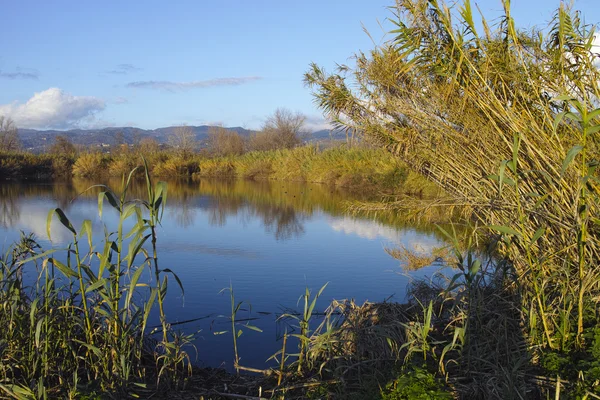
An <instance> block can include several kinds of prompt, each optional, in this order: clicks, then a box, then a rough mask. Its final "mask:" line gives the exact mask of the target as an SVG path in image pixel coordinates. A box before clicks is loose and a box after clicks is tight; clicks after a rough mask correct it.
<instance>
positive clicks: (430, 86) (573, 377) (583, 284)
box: [305, 0, 600, 398]
mask: <svg viewBox="0 0 600 400" xmlns="http://www.w3.org/2000/svg"><path fill="white" fill-rule="evenodd" d="M501 4H502V6H503V10H504V12H503V14H502V15H501V17H500V18H498V19H496V20H495V22H494V23H489V22H488V21H486V19H485V18H484V17H482V22H481V23H475V22H474V21H475V19H479V16H478V15H476V14H477V11H476V10H474V9H473V7H472V6H471V3H470V2H469V1H468V0H465V1H463V2H461V3H458V4H455V5H449V4H446V3H445V2H442V1H440V2H437V1H436V2H430V1H425V0H399V1H397V3H396V6H394V7H393V8H392V9H393V13H394V15H393V17H391V20H392V21H393V22H394V23H395V24H396V29H395V30H394V31H393V32H391V35H392V36H393V38H392V39H391V40H390V41H388V42H386V43H385V44H383V45H381V46H379V47H377V48H376V49H374V50H372V51H370V52H368V53H359V54H357V55H356V66H355V67H349V66H345V65H344V66H341V67H340V68H339V70H338V71H336V72H334V73H327V72H325V71H324V70H322V69H321V68H319V67H318V66H317V65H313V66H312V67H311V70H310V71H309V72H308V73H307V74H306V77H305V82H306V83H307V85H309V86H310V87H312V88H313V91H314V96H315V101H316V103H317V105H318V106H319V107H320V108H321V109H322V110H323V111H324V112H325V113H326V114H327V115H328V116H329V117H330V118H331V119H332V120H334V121H336V122H337V124H338V125H339V126H340V127H343V128H346V129H351V130H353V131H355V132H360V133H361V134H362V135H363V137H364V138H367V139H368V140H369V141H371V142H374V143H377V144H379V145H381V146H382V147H384V148H386V149H387V150H388V151H389V152H390V153H391V154H392V155H394V156H395V157H396V158H398V159H400V160H402V161H403V162H405V163H406V164H407V165H408V166H409V168H410V169H411V170H412V171H413V172H416V173H419V174H420V175H421V176H422V177H424V178H426V179H428V180H430V181H431V182H434V183H436V184H437V185H439V186H440V187H441V188H442V189H443V190H444V192H446V193H447V194H449V195H450V196H451V197H452V201H453V202H455V203H456V204H465V205H467V206H468V207H469V208H470V209H471V210H472V213H471V220H472V221H474V224H475V227H474V235H475V236H474V238H472V239H470V240H471V241H472V242H479V243H492V244H494V245H495V246H494V247H493V252H494V254H496V256H497V258H498V259H500V260H503V262H502V263H499V264H498V266H497V272H499V273H500V272H501V277H498V278H497V279H493V280H489V279H484V276H485V275H484V273H483V272H481V271H482V268H481V267H482V265H481V262H476V261H474V260H473V259H472V258H471V259H467V258H465V256H460V254H457V260H459V261H460V262H457V263H456V265H457V267H458V266H462V265H463V264H464V263H466V264H468V265H469V268H471V269H468V270H465V272H464V274H463V278H462V279H463V281H462V282H463V284H464V286H463V288H462V289H461V291H460V293H458V292H457V293H456V296H459V295H460V296H463V295H466V296H467V297H468V300H466V303H464V304H463V306H461V307H459V308H458V309H456V310H455V311H454V312H456V313H457V314H456V315H457V316H456V318H458V320H461V321H462V322H463V324H462V325H455V324H454V323H452V324H450V325H449V326H448V329H449V330H450V331H453V332H455V334H456V335H457V338H461V337H462V338H463V339H461V340H458V339H457V340H458V342H460V343H459V344H460V345H461V346H463V347H464V346H466V343H467V342H469V343H470V344H469V346H467V347H466V349H469V351H473V352H477V355H476V356H471V355H468V354H465V351H466V350H463V351H461V352H459V353H460V356H459V357H458V358H457V359H455V361H454V362H455V363H458V364H460V365H461V366H462V367H465V366H466V367H467V368H466V369H465V368H460V371H461V373H462V374H464V375H465V376H455V378H456V379H461V380H463V382H464V380H467V378H466V376H469V379H471V385H472V386H471V387H472V388H479V389H481V390H479V389H477V390H475V389H474V390H473V393H474V394H472V396H471V397H477V396H478V395H479V396H483V397H485V398H509V397H512V398H531V397H532V396H534V394H533V393H532V392H531V391H530V389H531V388H530V386H529V384H526V383H524V382H525V381H524V380H523V379H524V378H523V375H522V374H520V373H517V374H516V375H515V371H523V370H524V367H523V365H527V366H528V367H529V368H530V370H529V372H530V373H531V374H534V375H535V372H532V371H536V368H539V369H538V370H537V372H538V373H539V374H540V375H544V374H545V376H546V377H550V378H551V379H555V381H556V382H558V383H556V384H555V388H554V389H555V392H556V393H558V394H557V396H559V395H560V393H561V388H562V394H565V393H566V392H568V393H569V396H588V397H590V396H597V395H598V394H600V387H599V384H598V382H600V381H599V380H598V378H600V377H599V376H598V374H597V371H598V370H597V361H595V360H596V358H595V357H596V356H595V354H596V353H595V350H594V349H595V348H596V346H597V345H598V343H599V342H598V339H597V335H596V333H597V332H598V329H599V327H600V320H599V318H598V306H599V301H600V269H599V267H598V266H599V254H600V253H599V251H600V242H599V240H598V233H599V232H598V219H597V217H596V216H597V213H598V204H599V203H598V200H599V197H598V196H599V194H600V193H599V191H598V172H597V170H596V168H597V165H598V162H599V157H598V156H599V154H598V132H599V131H600V118H599V117H600V109H598V108H597V107H598V104H599V98H600V97H599V94H600V87H599V84H600V70H599V68H598V61H599V59H598V55H597V50H594V48H593V42H594V37H595V35H596V33H595V31H594V27H592V26H588V25H585V23H584V18H583V17H582V16H581V15H580V14H579V13H577V12H575V11H573V10H571V9H570V8H569V7H567V6H565V5H564V4H561V5H560V7H559V8H558V9H557V10H556V11H555V13H554V15H553V17H552V21H551V23H550V24H549V26H548V27H547V28H542V29H533V30H523V29H519V28H518V27H517V25H516V23H515V20H514V19H513V17H512V15H511V9H510V2H509V1H507V0H504V1H502V2H501ZM390 208H391V207H390ZM450 233H451V232H450ZM448 236H449V240H452V241H456V236H455V235H452V234H450V235H448ZM463 245H464V243H463ZM456 247H458V245H457V246H456ZM459 256H460V257H459ZM461 269H462V268H461ZM484 283H485V285H487V286H488V289H489V291H490V292H491V294H489V295H487V294H485V295H484V294H482V293H480V291H479V289H480V288H479V287H478V285H482V284H484ZM454 284H455V282H452V284H451V285H450V287H452V285H454ZM473 285H475V286H476V287H477V290H475V288H474V287H473ZM490 285H491V286H490ZM453 289H456V288H453ZM449 290H450V289H446V290H445V291H444V292H448V291H449ZM450 291H452V290H450ZM444 292H443V293H444ZM500 296H502V297H503V298H504V299H509V301H508V303H506V302H503V303H502V305H499V303H497V301H498V299H499V297H500ZM504 301H507V300H504ZM496 306H498V307H500V308H501V309H507V310H510V311H511V312H510V313H508V314H503V315H504V316H503V318H504V319H503V321H504V322H505V328H504V329H490V330H487V329H486V327H487V325H482V324H481V323H479V324H477V325H476V326H477V327H480V328H481V329H483V330H484V332H489V335H491V337H492V338H493V340H494V342H495V343H507V344H509V343H510V342H511V341H513V340H512V339H514V337H513V335H514V332H519V334H520V335H521V336H522V337H523V340H516V341H514V342H517V343H519V348H518V349H515V350H514V352H515V353H516V354H520V355H523V354H525V353H523V350H526V356H518V357H516V358H512V357H508V356H506V357H504V358H503V357H502V356H501V355H502V354H507V353H506V352H505V351H502V350H501V349H499V348H496V349H494V348H493V346H492V347H490V346H491V345H492V343H490V342H489V341H488V339H487V338H486V336H485V335H480V334H479V333H478V332H474V331H471V330H470V329H471V328H473V326H472V325H473V322H472V321H474V320H473V318H474V316H477V318H478V319H475V321H479V322H481V318H483V317H485V318H492V319H491V320H490V322H489V326H495V325H494V324H496V323H500V322H501V321H500V320H499V319H494V318H493V317H492V316H494V315H498V311H496V309H495V307H496ZM458 316H462V317H460V318H459V317H458ZM498 318H499V317H498ZM464 332H469V334H468V335H467V336H469V337H468V338H465V336H461V335H462V334H463V333H464ZM473 341H475V342H477V343H478V345H480V346H479V347H478V345H476V344H475V343H472V342H473ZM458 342H456V340H454V341H452V342H450V343H454V345H456V344H457V343H458ZM508 348H511V349H512V348H513V347H511V346H508ZM510 352H511V354H512V353H513V351H512V350H511V351H510ZM489 354H493V355H496V356H497V357H496V358H494V357H491V358H490V357H488V355H489ZM472 357H480V358H481V359H485V360H488V361H489V362H490V365H493V366H494V367H493V368H491V369H487V370H486V369H479V370H478V369H477V368H481V367H482V365H481V364H480V363H472V364H469V363H470V362H471V361H473V360H474V358H472ZM507 357H508V358H507ZM502 359H504V360H507V359H509V360H510V362H509V363H508V364H504V363H503V361H502ZM442 370H443V368H442ZM442 372H443V371H442ZM557 376H558V377H559V378H558V379H557V380H556V377H557ZM449 379H450V378H449ZM476 393H479V394H478V395H477V394H476ZM537 395H539V393H537V394H536V396H537Z"/></svg>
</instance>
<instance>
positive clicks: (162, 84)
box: [126, 76, 262, 92]
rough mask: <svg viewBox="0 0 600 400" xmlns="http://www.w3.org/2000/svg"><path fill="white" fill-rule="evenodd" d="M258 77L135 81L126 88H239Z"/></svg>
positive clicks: (175, 90) (172, 90) (174, 89)
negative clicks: (187, 80)
mask: <svg viewBox="0 0 600 400" xmlns="http://www.w3.org/2000/svg"><path fill="white" fill-rule="evenodd" d="M261 79H262V77H260V76H244V77H234V78H215V79H209V80H206V81H190V82H172V81H137V82H130V83H128V84H127V85H126V86H127V87H128V88H134V89H155V90H167V91H169V92H177V91H183V90H189V89H205V88H211V87H218V86H239V85H243V84H246V83H250V82H254V81H258V80H261Z"/></svg>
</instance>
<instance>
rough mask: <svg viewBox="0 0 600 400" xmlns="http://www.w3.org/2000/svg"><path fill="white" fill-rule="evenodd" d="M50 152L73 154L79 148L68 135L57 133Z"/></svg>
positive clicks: (65, 154)
mask: <svg viewBox="0 0 600 400" xmlns="http://www.w3.org/2000/svg"><path fill="white" fill-rule="evenodd" d="M48 152H49V153H50V154H56V155H64V156H73V155H75V153H77V149H76V148H75V145H74V144H73V142H71V140H70V139H69V138H68V137H66V136H63V135H57V136H56V137H55V138H54V143H52V146H50V149H49V150H48Z"/></svg>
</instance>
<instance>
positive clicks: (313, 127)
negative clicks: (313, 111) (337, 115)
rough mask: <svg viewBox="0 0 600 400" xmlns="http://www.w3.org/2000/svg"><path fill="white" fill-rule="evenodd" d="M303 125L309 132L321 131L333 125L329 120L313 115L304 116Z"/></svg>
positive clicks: (331, 127)
mask: <svg viewBox="0 0 600 400" xmlns="http://www.w3.org/2000/svg"><path fill="white" fill-rule="evenodd" d="M304 126H305V128H306V130H308V131H309V132H317V131H322V130H326V129H329V130H331V129H333V125H332V124H331V122H329V121H327V120H326V119H325V118H323V117H315V116H310V117H306V120H305V121H304Z"/></svg>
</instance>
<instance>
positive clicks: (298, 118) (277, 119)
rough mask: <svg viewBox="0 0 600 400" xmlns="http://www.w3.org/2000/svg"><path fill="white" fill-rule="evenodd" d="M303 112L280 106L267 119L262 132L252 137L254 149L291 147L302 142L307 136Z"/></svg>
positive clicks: (251, 143)
mask: <svg viewBox="0 0 600 400" xmlns="http://www.w3.org/2000/svg"><path fill="white" fill-rule="evenodd" d="M305 120H306V117H305V116H304V115H303V114H302V113H294V112H292V111H290V110H288V109H286V108H278V109H277V110H275V112H274V113H273V115H271V116H269V117H268V118H267V120H266V121H265V123H264V125H263V127H262V130H261V132H258V133H256V134H255V135H253V136H252V137H251V139H250V148H251V149H252V150H273V149H291V148H292V147H296V146H298V145H299V144H301V143H302V140H303V137H304V136H305V131H304V122H305Z"/></svg>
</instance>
